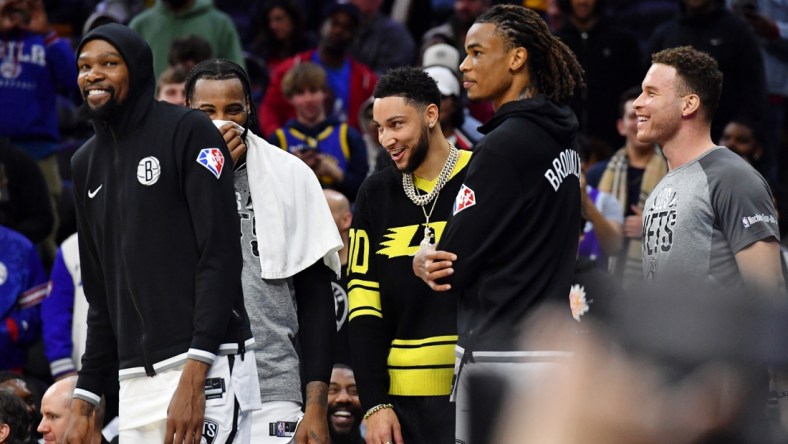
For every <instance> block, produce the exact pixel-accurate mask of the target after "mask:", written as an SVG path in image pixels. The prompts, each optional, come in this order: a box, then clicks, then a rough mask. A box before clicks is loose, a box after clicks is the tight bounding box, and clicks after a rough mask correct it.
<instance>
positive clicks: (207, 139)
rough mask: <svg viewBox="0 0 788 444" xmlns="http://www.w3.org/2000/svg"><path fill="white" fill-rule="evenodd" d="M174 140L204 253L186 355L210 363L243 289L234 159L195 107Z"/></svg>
mask: <svg viewBox="0 0 788 444" xmlns="http://www.w3.org/2000/svg"><path fill="white" fill-rule="evenodd" d="M175 144H176V145H175V146H180V147H183V148H182V149H183V153H184V158H183V159H182V161H183V165H182V166H181V175H182V177H183V190H184V196H185V199H186V202H187V206H188V208H189V212H190V213H191V221H192V229H193V230H194V235H195V242H196V244H197V251H198V254H199V255H200V258H199V260H198V262H197V270H196V272H195V285H194V288H195V293H196V294H195V295H194V301H195V302H194V318H193V321H192V322H193V326H194V331H193V334H192V342H191V348H190V349H189V354H188V357H189V358H191V359H196V360H200V361H203V362H206V363H209V364H211V363H213V360H214V358H215V357H216V352H217V351H218V349H219V345H220V344H221V342H222V341H223V340H224V339H225V335H226V334H227V327H228V325H229V322H230V318H231V315H232V311H233V307H234V306H235V304H236V302H237V299H236V297H237V295H240V294H241V289H240V285H241V268H242V259H241V258H242V256H241V244H240V242H238V233H239V232H240V227H239V224H240V221H239V218H238V212H237V210H236V204H235V188H234V186H233V171H232V160H231V157H230V153H229V151H228V150H227V146H226V145H225V143H224V139H223V138H222V136H221V134H220V133H219V131H218V130H217V129H216V127H215V126H214V125H213V123H212V122H211V121H210V119H208V117H207V116H206V115H205V114H204V113H202V112H198V111H193V112H190V113H189V114H187V115H186V116H185V117H184V118H183V119H181V122H180V124H179V128H178V129H177V132H176V135H175ZM198 160H202V162H205V163H208V164H210V165H212V166H213V170H211V169H209V168H207V167H206V166H204V165H203V164H202V163H200V162H199V161H198ZM217 173H218V174H217Z"/></svg>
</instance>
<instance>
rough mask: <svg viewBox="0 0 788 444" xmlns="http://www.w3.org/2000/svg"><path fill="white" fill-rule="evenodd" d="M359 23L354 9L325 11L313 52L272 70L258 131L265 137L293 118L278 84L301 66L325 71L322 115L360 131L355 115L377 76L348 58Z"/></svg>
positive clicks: (347, 6) (341, 6) (341, 5)
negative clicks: (326, 99)
mask: <svg viewBox="0 0 788 444" xmlns="http://www.w3.org/2000/svg"><path fill="white" fill-rule="evenodd" d="M360 20H361V18H360V15H359V11H358V8H357V7H356V6H354V5H353V4H350V3H339V4H331V5H330V6H328V7H327V8H326V16H325V19H324V20H323V24H322V26H321V28H320V42H319V43H318V47H317V49H316V50H311V51H306V52H302V53H300V54H298V55H296V56H294V57H291V58H290V59H287V60H286V61H285V62H283V63H282V64H281V66H279V67H278V68H277V69H276V71H275V72H274V73H273V75H272V76H271V83H270V84H269V85H268V90H267V91H266V93H265V97H264V98H263V102H262V103H261V105H260V109H259V110H258V117H259V121H260V130H261V131H262V133H263V134H264V135H265V136H266V137H270V136H271V135H272V134H273V133H274V131H275V130H276V129H277V128H281V127H282V126H284V125H285V123H287V121H288V120H289V119H292V118H293V117H295V115H296V112H295V109H294V108H293V106H292V105H291V104H290V103H288V99H287V97H286V96H285V94H284V91H283V90H282V80H283V79H284V77H285V74H287V72H288V71H289V70H290V68H292V67H293V66H295V65H298V64H299V63H302V62H312V63H315V64H318V65H320V66H321V67H322V68H323V69H325V71H326V74H327V82H328V85H329V87H330V88H331V93H332V97H331V98H332V101H331V105H330V106H329V107H328V109H327V110H326V114H327V115H329V116H333V117H335V118H336V119H337V120H339V121H340V122H347V123H348V124H349V125H350V126H352V127H353V128H355V129H356V130H360V127H359V123H358V111H359V109H360V108H361V104H362V103H364V101H365V100H367V98H369V97H370V96H371V95H372V90H373V89H374V88H375V82H377V76H376V75H375V73H374V72H373V71H372V70H371V69H370V68H369V67H368V66H366V65H364V64H362V63H360V62H358V61H357V60H356V59H354V58H353V57H351V56H350V55H349V50H350V46H351V45H352V43H353V39H354V38H355V36H356V33H357V32H358V27H359V23H360Z"/></svg>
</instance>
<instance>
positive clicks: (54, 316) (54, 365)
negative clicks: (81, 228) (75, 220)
mask: <svg viewBox="0 0 788 444" xmlns="http://www.w3.org/2000/svg"><path fill="white" fill-rule="evenodd" d="M73 314H74V280H73V279H72V277H71V273H69V272H68V268H67V267H66V263H65V261H64V260H63V250H62V249H58V250H57V256H56V257H55V263H54V264H53V265H52V272H51V273H50V278H49V296H47V298H46V299H45V300H44V302H42V303H41V321H42V328H43V333H44V353H45V354H46V357H47V360H48V361H49V366H50V370H51V371H52V377H55V378H57V377H58V376H60V375H61V374H64V373H69V372H73V371H74V370H75V369H76V365H75V363H74V362H73V361H72V359H71V353H72V351H73V347H74V344H73V343H72V336H71V322H72V319H73Z"/></svg>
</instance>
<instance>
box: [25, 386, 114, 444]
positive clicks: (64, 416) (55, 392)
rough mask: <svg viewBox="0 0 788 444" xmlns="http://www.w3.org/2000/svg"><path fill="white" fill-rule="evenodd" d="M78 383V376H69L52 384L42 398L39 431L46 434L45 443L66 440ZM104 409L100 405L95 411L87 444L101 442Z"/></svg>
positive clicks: (58, 442) (55, 443)
mask: <svg viewBox="0 0 788 444" xmlns="http://www.w3.org/2000/svg"><path fill="white" fill-rule="evenodd" d="M76 384H77V377H76V376H69V377H67V378H64V379H61V380H59V381H57V382H55V383H54V384H52V385H51V386H50V387H49V388H48V389H47V391H46V392H45V393H44V397H43V398H42V399H41V416H42V419H41V422H40V423H39V424H38V432H39V433H41V434H42V435H43V436H44V443H45V444H50V443H51V444H61V443H64V442H65V438H66V427H67V426H68V420H69V418H70V417H71V401H72V399H73V395H74V388H75V387H76ZM103 421H104V411H103V409H102V408H101V406H99V408H98V409H96V410H95V411H94V412H93V422H92V424H91V431H90V433H89V435H88V437H87V441H86V442H85V444H101V427H102V422H103Z"/></svg>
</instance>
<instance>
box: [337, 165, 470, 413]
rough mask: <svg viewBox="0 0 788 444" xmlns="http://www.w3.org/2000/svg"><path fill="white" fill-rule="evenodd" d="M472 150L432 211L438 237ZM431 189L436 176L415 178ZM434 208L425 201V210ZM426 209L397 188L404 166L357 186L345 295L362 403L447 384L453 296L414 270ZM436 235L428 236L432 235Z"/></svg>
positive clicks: (442, 389) (430, 391)
mask: <svg viewBox="0 0 788 444" xmlns="http://www.w3.org/2000/svg"><path fill="white" fill-rule="evenodd" d="M470 158H471V153H470V152H468V151H461V152H460V158H459V160H458V162H457V165H456V166H455V168H454V171H453V173H452V176H451V178H450V179H449V181H448V182H447V183H446V185H445V186H444V188H443V189H442V190H441V192H440V194H439V195H438V197H437V202H435V209H434V210H433V213H432V215H431V218H430V227H431V228H432V229H433V231H434V233H435V236H436V238H437V239H440V236H441V234H442V233H443V229H444V227H445V226H446V220H447V219H448V217H449V215H450V214H451V213H452V205H453V203H454V199H455V197H456V196H457V193H458V192H459V190H460V186H461V185H462V181H463V180H464V178H465V170H466V166H467V164H468V161H469V160H470ZM414 179H415V180H414V182H415V185H416V186H417V187H418V188H419V189H420V190H421V191H422V192H423V193H426V192H429V191H430V190H432V188H433V186H434V182H429V181H425V180H421V179H419V178H418V177H415V178H414ZM431 208H432V202H430V203H428V204H427V206H426V208H425V210H426V211H427V212H429V211H430V209H431ZM424 223H425V215H424V212H423V211H422V208H421V207H419V206H417V205H416V204H414V203H413V202H411V200H410V199H409V198H408V197H407V196H406V195H405V191H404V190H403V188H402V174H401V173H400V172H399V171H397V170H396V169H395V168H393V167H391V168H386V169H385V170H383V171H379V172H377V173H375V174H373V175H372V176H370V177H369V178H368V179H367V180H366V181H365V182H364V184H363V185H362V186H361V189H360V190H359V194H358V198H357V200H356V207H355V212H354V217H353V227H352V228H351V230H350V257H349V263H348V298H349V306H350V307H349V314H348V317H349V319H350V344H351V357H352V361H353V368H354V371H355V376H356V383H357V384H358V387H359V394H360V397H361V403H362V405H363V406H364V408H365V409H368V408H370V407H372V406H375V405H377V404H381V403H387V402H389V401H388V395H395V396H445V395H448V394H449V392H450V390H451V379H452V373H453V366H454V345H455V343H456V342H457V334H456V331H457V326H456V323H457V321H456V319H457V300H456V297H455V296H453V295H451V294H448V293H436V292H433V291H432V290H430V288H429V287H428V286H427V285H426V284H425V283H424V282H422V281H421V279H419V278H418V277H416V276H415V275H414V274H413V267H412V260H413V255H414V254H415V253H416V251H418V249H419V243H420V242H421V240H422V239H423V237H424ZM434 241H435V239H433V242H434Z"/></svg>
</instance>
